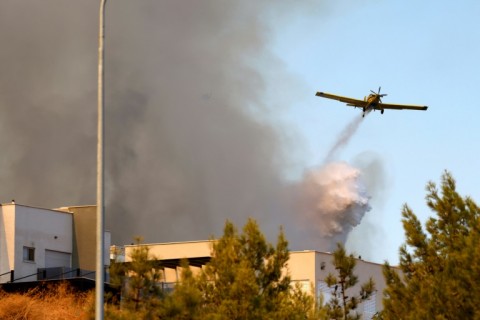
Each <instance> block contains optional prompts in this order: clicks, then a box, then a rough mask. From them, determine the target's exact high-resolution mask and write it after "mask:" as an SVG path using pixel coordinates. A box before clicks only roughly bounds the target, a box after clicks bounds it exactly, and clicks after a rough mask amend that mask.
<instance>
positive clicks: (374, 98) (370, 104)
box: [316, 87, 428, 117]
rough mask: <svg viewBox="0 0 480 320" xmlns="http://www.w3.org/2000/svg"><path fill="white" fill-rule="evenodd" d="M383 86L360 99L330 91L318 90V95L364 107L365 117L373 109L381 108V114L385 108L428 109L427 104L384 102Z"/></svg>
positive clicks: (349, 104) (351, 105) (348, 104)
mask: <svg viewBox="0 0 480 320" xmlns="http://www.w3.org/2000/svg"><path fill="white" fill-rule="evenodd" d="M380 90H381V87H379V88H378V92H374V91H372V90H370V92H372V93H371V94H369V95H368V97H365V98H363V100H358V99H353V98H348V97H342V96H337V95H334V94H330V93H325V92H317V94H316V95H317V96H318V97H323V98H327V99H333V100H338V101H341V102H345V103H346V104H347V106H350V107H355V108H362V110H363V117H365V114H366V113H368V112H369V111H371V110H380V112H381V114H383V111H385V109H393V110H403V109H408V110H427V109H428V107H427V106H417V105H408V104H392V103H383V102H382V97H385V96H386V95H387V94H385V93H384V94H380Z"/></svg>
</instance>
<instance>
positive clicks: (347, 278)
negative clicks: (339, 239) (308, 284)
mask: <svg viewBox="0 0 480 320" xmlns="http://www.w3.org/2000/svg"><path fill="white" fill-rule="evenodd" d="M333 265H334V266H335V269H336V270H337V274H336V275H334V274H332V273H330V274H328V276H327V277H326V278H325V282H326V283H327V285H328V286H329V287H331V288H334V292H333V294H332V298H331V299H330V301H327V304H326V305H325V309H326V312H327V316H328V319H359V318H360V315H359V314H358V313H357V312H356V309H357V307H358V304H359V303H360V302H361V301H365V300H367V299H368V298H370V296H371V295H372V293H373V291H375V284H374V282H373V279H372V278H370V279H369V280H368V281H367V282H365V283H364V284H362V286H361V288H360V292H359V294H358V295H354V294H353V292H352V290H351V288H352V287H354V286H355V285H356V284H357V283H358V277H357V276H356V275H355V274H354V270H355V265H356V260H355V258H354V256H353V255H352V254H350V255H347V253H346V251H345V248H344V247H343V245H342V244H340V243H339V244H337V250H335V252H334V253H333Z"/></svg>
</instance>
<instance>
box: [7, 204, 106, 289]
mask: <svg viewBox="0 0 480 320" xmlns="http://www.w3.org/2000/svg"><path fill="white" fill-rule="evenodd" d="M95 211H96V210H95V206H84V207H64V208H60V209H44V208H37V207H30V206H25V205H19V204H16V203H15V202H12V203H6V204H2V205H0V284H1V283H6V282H28V281H36V280H41V279H47V278H54V277H56V278H69V277H75V276H86V277H89V278H94V276H95V275H94V271H95V251H96V246H95V243H96V242H95V218H94V217H95V215H94V212H95ZM92 216H93V218H92ZM92 239H93V240H92ZM109 247H110V232H106V233H105V248H106V250H105V252H106V256H105V258H106V259H105V261H106V263H107V265H109V262H110V261H109V259H108V252H109V250H108V248H109Z"/></svg>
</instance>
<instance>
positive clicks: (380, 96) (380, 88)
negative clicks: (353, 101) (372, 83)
mask: <svg viewBox="0 0 480 320" xmlns="http://www.w3.org/2000/svg"><path fill="white" fill-rule="evenodd" d="M380 90H382V87H378V92H375V91H373V90H370V92H371V93H373V94H374V95H376V96H378V97H379V98H380V102H382V99H381V98H382V97H385V96H387V94H386V93H384V94H380Z"/></svg>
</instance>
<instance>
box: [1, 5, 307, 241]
mask: <svg viewBox="0 0 480 320" xmlns="http://www.w3.org/2000/svg"><path fill="white" fill-rule="evenodd" d="M295 6H297V4H296V5H295ZM297 7H298V6H297ZM297 13H298V12H297ZM293 14H294V13H292V11H291V6H286V5H277V3H276V2H275V1H261V2H248V3H243V2H241V1H215V0H211V1H170V0H163V1H153V0H144V1H127V0H116V1H110V2H109V3H108V4H107V23H106V25H107V38H106V95H107V96H106V108H107V123H106V136H107V141H106V145H107V154H106V160H107V163H106V170H107V186H106V193H107V208H106V213H107V227H108V228H109V229H110V230H111V231H112V236H113V242H114V243H117V244H123V243H128V242H130V241H131V239H132V237H133V236H134V235H141V236H143V237H144V238H145V241H157V242H160V241H183V240H195V239H206V238H208V237H209V236H210V235H211V234H212V233H216V234H218V233H219V232H220V230H221V227H222V226H223V224H224V222H225V219H227V218H228V219H231V220H233V221H234V222H235V223H237V224H243V223H244V221H245V220H246V217H247V216H252V217H254V218H256V219H257V220H259V222H260V223H261V224H262V227H263V226H264V225H265V224H268V225H274V229H275V230H277V228H278V224H279V223H284V224H288V223H289V222H291V221H292V220H294V218H293V217H291V216H288V215H287V214H286V213H285V212H284V211H285V209H283V211H282V210H281V209H280V210H279V211H282V213H280V214H279V216H277V212H276V210H277V209H279V208H282V207H284V206H283V205H282V201H281V200H280V199H282V196H283V195H284V192H285V189H284V188H285V183H284V181H283V178H282V177H283V172H284V171H285V170H286V169H287V167H288V165H289V158H288V156H287V152H286V150H288V148H290V147H291V146H292V145H293V143H292V144H290V142H289V138H288V136H289V135H288V132H289V131H288V128H285V127H283V126H282V125H281V124H279V123H277V122H276V120H275V119H274V117H273V116H272V115H274V114H275V113H274V112H273V110H279V109H281V108H285V107H286V106H285V103H284V102H282V101H279V99H277V100H274V99H272V97H273V96H275V94H272V93H275V91H274V90H275V89H276V88H279V89H278V90H282V89H281V85H282V83H286V81H283V80H284V79H287V78H288V75H287V73H286V71H284V69H283V66H282V64H281V62H280V61H278V59H277V58H276V57H275V56H274V55H273V54H272V53H271V52H270V51H269V49H268V47H269V44H270V42H269V41H270V39H271V38H272V36H273V35H274V30H273V29H272V24H271V20H272V18H275V19H282V21H283V22H284V23H287V22H288V20H289V15H293ZM97 20H98V1H93V0H85V1H74V2H71V1H53V0H46V1H41V2H39V1H33V0H27V1H21V2H18V1H14V0H4V1H2V2H1V3H0V42H1V44H2V50H0V63H1V72H0V110H1V116H0V145H1V147H2V161H1V166H0V177H1V181H2V184H1V187H0V194H1V196H2V199H3V200H2V201H3V202H5V201H10V200H11V199H13V198H15V199H16V200H17V203H21V204H27V205H34V206H41V207H47V208H48V207H59V206H65V205H83V204H94V203H95V188H96V186H95V176H96V163H95V161H96V94H97V92H96V80H97V78H96V66H97V64H96V61H97V28H98V21H97ZM272 70H274V72H273V71H272ZM288 92H289V93H290V94H292V95H294V94H295V87H294V86H289V91H288ZM281 93H282V94H281V96H282V97H285V91H283V92H281ZM279 217H280V218H279ZM287 232H288V228H287Z"/></svg>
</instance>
